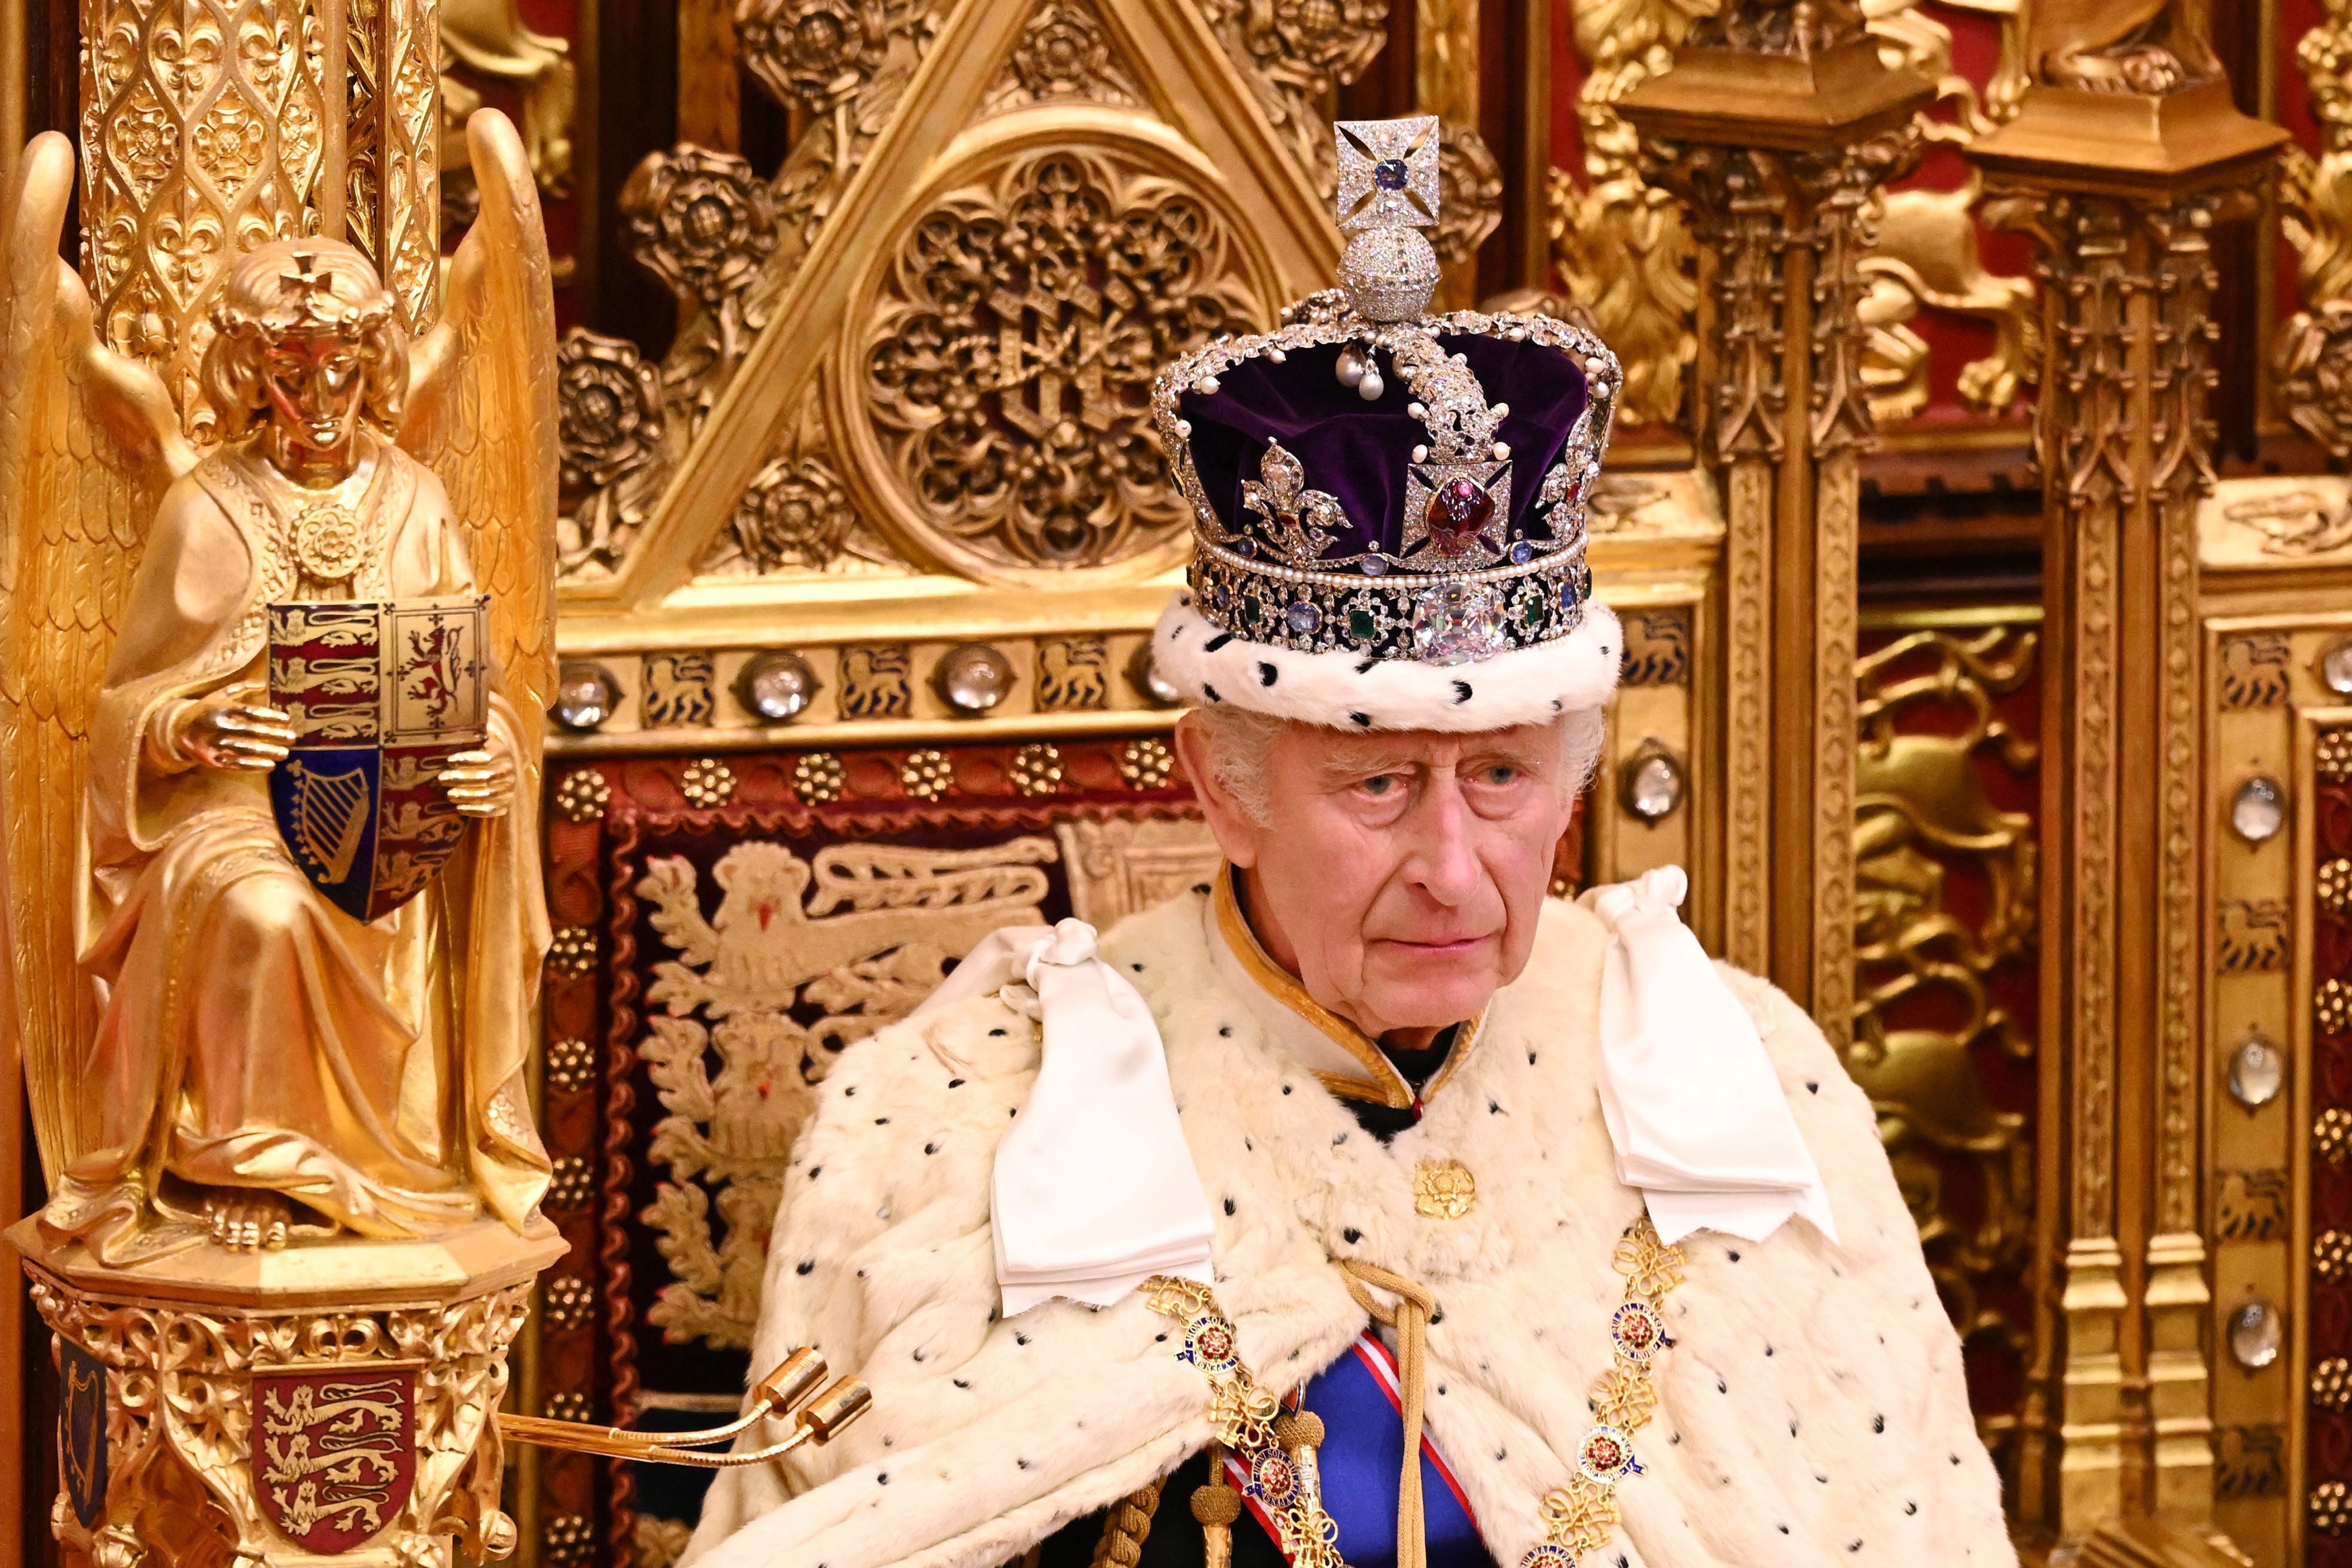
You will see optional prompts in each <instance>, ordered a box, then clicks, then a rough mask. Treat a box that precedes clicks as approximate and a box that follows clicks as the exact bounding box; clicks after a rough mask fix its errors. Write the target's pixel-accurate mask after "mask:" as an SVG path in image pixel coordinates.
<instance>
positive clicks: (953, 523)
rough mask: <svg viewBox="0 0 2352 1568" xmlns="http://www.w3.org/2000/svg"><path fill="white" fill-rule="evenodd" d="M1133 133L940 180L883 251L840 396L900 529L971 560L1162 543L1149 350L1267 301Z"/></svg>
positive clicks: (1003, 562)
mask: <svg viewBox="0 0 2352 1568" xmlns="http://www.w3.org/2000/svg"><path fill="white" fill-rule="evenodd" d="M1143 152H1144V150H1143V149H1142V147H1141V146H1140V144H1136V145H1133V146H1129V145H1123V144H1121V143H1118V142H1112V141H1098V142H1097V143H1096V144H1095V145H1092V146H1085V145H1077V144H1065V145H1062V146H1058V147H1055V148H1053V149H1051V150H1048V151H1042V152H1029V153H1025V154H1023V155H1020V156H1017V157H1013V158H1012V159H1009V160H1005V161H1003V162H992V164H990V165H989V172H988V178H987V180H986V183H972V184H967V185H961V186H958V187H953V188H950V189H949V190H947V191H945V192H943V193H940V195H938V196H936V197H934V198H933V199H932V200H930V201H929V203H928V204H925V205H924V206H923V207H922V208H920V209H919V211H918V212H917V213H916V214H915V215H914V216H912V217H911V218H910V219H909V220H908V225H907V226H906V227H905V229H904V230H903V231H902V232H901V234H900V235H899V237H898V241H897V243H896V244H895V246H893V247H892V249H891V254H890V255H889V257H888V262H887V268H886V270H885V274H884V276H883V277H881V278H880V279H878V280H877V283H876V285H875V287H874V289H873V296H874V303H873V304H872V305H871V306H870V307H869V308H866V309H864V310H861V311H860V312H858V319H862V320H864V321H865V322H866V328H865V330H864V333H863V335H862V338H860V339H857V340H845V349H846V350H847V351H849V352H850V353H853V354H854V355H855V362H854V365H852V366H845V368H844V371H843V376H844V379H845V382H849V383H850V384H853V385H855V386H856V387H857V388H858V390H859V392H860V394H861V395H860V396H859V397H858V398H857V399H856V402H855V403H854V406H852V407H851V408H850V409H848V410H846V411H845V415H846V418H847V419H848V421H849V422H850V423H851V425H852V427H853V428H854V429H855V430H856V432H857V434H859V435H860V436H861V437H863V438H864V439H865V440H866V441H871V442H873V443H875V444H877V445H878V447H879V448H880V461H879V462H878V463H877V464H876V465H875V467H876V468H877V469H878V470H880V471H881V472H883V473H884V474H886V475H887V476H888V478H889V480H890V481H892V482H893V484H894V493H892V494H890V495H888V496H887V497H886V499H887V500H888V501H889V502H890V503H892V509H893V511H894V512H895V513H896V514H897V517H898V524H899V527H900V528H902V529H904V530H906V532H907V534H908V537H909V538H910V541H912V542H915V543H918V544H919V545H920V546H925V547H929V548H928V549H927V551H926V553H930V554H935V555H937V556H939V557H940V558H942V559H944V561H945V562H946V564H948V565H950V566H951V567H953V568H955V569H956V570H961V571H966V572H969V573H971V574H973V575H978V576H982V577H983V578H985V577H989V576H998V577H1002V576H1003V575H1004V574H1005V569H1007V568H1013V569H1020V568H1039V567H1045V568H1061V567H1071V566H1100V565H1109V564H1118V563H1122V562H1129V561H1133V562H1139V563H1142V564H1144V565H1147V566H1158V565H1160V564H1164V563H1165V562H1166V561H1168V560H1171V559H1173V553H1172V552H1174V551H1176V550H1178V549H1181V544H1182V538H1183V532H1184V529H1185V527H1186V523H1187V519H1186V517H1185V513H1184V508H1183V504H1182V501H1181V498H1180V497H1178V496H1177V495H1176V493H1175V492H1174V490H1173V489H1172V488H1171V486H1168V484H1167V483H1166V481H1165V477H1164V476H1163V474H1162V472H1161V467H1160V451H1159V448H1158V445H1157V444H1155V442H1154V441H1153V440H1152V437H1151V434H1150V390H1151V378H1152V377H1153V376H1154V375H1155V374H1157V373H1158V368H1159V367H1160V365H1162V364H1165V363H1167V362H1168V361H1170V360H1171V359H1173V358H1174V357H1176V356H1177V355H1179V354H1181V353H1183V352H1184V351H1185V350H1188V349H1190V348H1192V347H1193V346H1195V345H1197V344H1199V343H1201V342H1202V341H1205V340H1207V339H1209V338H1211V337H1213V336H1214V335H1215V334H1217V333H1219V332H1223V331H1233V330H1247V329H1252V328H1254V327H1256V326H1260V325H1263V324H1264V323H1265V322H1267V321H1269V320H1271V319H1272V318H1273V314H1274V312H1273V308H1272V306H1271V304H1270V300H1271V298H1272V295H1271V290H1270V288H1268V287H1253V286H1252V284H1251V283H1250V282H1247V281H1245V279H1247V278H1249V277H1250V276H1251V274H1252V272H1253V271H1254V270H1255V268H1254V267H1252V266H1251V265H1250V264H1251V262H1252V261H1253V260H1254V258H1253V257H1251V256H1249V255H1248V254H1247V247H1246V246H1245V245H1244V238H1243V235H1242V233H1241V225H1239V224H1238V223H1237V221H1236V220H1235V219H1234V216H1233V215H1232V214H1227V213H1225V212H1223V211H1221V210H1220V209H1219V207H1218V206H1217V205H1216V204H1215V203H1214V198H1213V196H1212V195H1211V194H1210V193H1209V186H1208V184H1207V183H1206V182H1200V181H1180V180H1178V179H1175V178H1171V177H1170V174H1169V172H1166V171H1164V170H1163V169H1161V168H1160V167H1155V166H1154V162H1157V161H1156V160H1155V161H1151V162H1147V161H1144V159H1143V157H1141V156H1139V155H1140V154H1143Z"/></svg>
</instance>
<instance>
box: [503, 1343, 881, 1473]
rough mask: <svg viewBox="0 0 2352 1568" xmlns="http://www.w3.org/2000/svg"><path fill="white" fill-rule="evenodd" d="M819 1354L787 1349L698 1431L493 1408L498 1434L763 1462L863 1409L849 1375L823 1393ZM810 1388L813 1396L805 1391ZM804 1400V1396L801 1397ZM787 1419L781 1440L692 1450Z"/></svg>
mask: <svg viewBox="0 0 2352 1568" xmlns="http://www.w3.org/2000/svg"><path fill="white" fill-rule="evenodd" d="M824 1375H825V1364H824V1356H823V1355H821V1354H818V1353H817V1352H816V1351H814V1350H811V1349H807V1348H803V1349H800V1350H796V1351H794V1352H793V1354H790V1355H788V1356H786V1357H785V1358H784V1359H783V1362H782V1364H781V1365H779V1366H778V1367H777V1368H776V1370H775V1371H773V1372H772V1373H770V1374H768V1375H767V1376H765V1377H763V1378H761V1380H760V1383H759V1385H758V1386H757V1387H755V1388H754V1389H752V1391H751V1398H750V1400H748V1401H747V1402H746V1406H745V1409H744V1412H743V1414H742V1415H741V1416H739V1417H737V1418H736V1419H735V1420H733V1421H730V1422H729V1423H728V1424H727V1425H725V1426H724V1427H709V1428H708V1429H707V1430H704V1431H700V1432H645V1431H636V1430H633V1429H631V1428H628V1427H583V1426H582V1425H580V1424H579V1423H578V1422H576V1421H554V1420H550V1419H548V1418H547V1417H546V1416H515V1415H509V1413H507V1412H505V1411H500V1412H499V1436H500V1437H504V1438H505V1439H506V1440H507V1441H509V1442H510V1443H530V1444H534V1445H536V1446H538V1447H540V1448H562V1449H564V1450H567V1451H568V1452H571V1453H575V1454H601V1455H603V1456H604V1457H605V1458H614V1459H635V1460H637V1461H638V1462H640V1463H643V1464H656V1465H683V1466H686V1467H688V1468H689V1469H704V1470H730V1469H740V1468H742V1467H744V1466H746V1465H763V1464H766V1463H767V1462H768V1461H769V1460H771V1459H778V1458H782V1457H783V1456H784V1455H786V1454H789V1453H791V1452H792V1451H793V1449H794V1448H799V1447H800V1446H801V1445H802V1444H803V1443H818V1444H823V1443H827V1442H830V1441H832V1440H833V1437H834V1435H835V1433H837V1432H839V1431H840V1430H841V1429H842V1428H843V1427H846V1426H848V1425H849V1424H850V1423H851V1422H852V1421H855V1420H856V1419H857V1418H858V1417H859V1416H863V1415H864V1414H866V1406H869V1405H871V1404H872V1403H873V1402H874V1396H873V1395H872V1394H871V1393H870V1392H869V1391H868V1390H867V1389H866V1385H865V1384H863V1383H861V1382H860V1381H858V1380H857V1379H856V1378H855V1377H843V1378H838V1379H835V1382H834V1383H833V1384H832V1385H830V1386H829V1387H827V1388H826V1389H825V1390H824V1392H823V1393H822V1394H816V1393H815V1391H816V1388H817V1385H819V1384H822V1383H824ZM812 1394H815V1397H814V1398H811V1397H810V1396H811V1395H812ZM803 1402H805V1403H803ZM787 1416H790V1417H791V1418H792V1428H791V1430H790V1431H789V1432H787V1433H786V1434H785V1435H784V1437H782V1438H781V1439H780V1440H778V1441H776V1442H773V1443H770V1444H768V1445H766V1446H765V1447H763V1448H753V1449H750V1450H747V1451H746V1452H743V1453H740V1454H708V1453H697V1452H695V1450H696V1449H698V1448H709V1447H710V1446H711V1445H713V1444H716V1443H724V1442H727V1441H729V1440H730V1439H731V1438H733V1437H738V1436H739V1435H740V1434H742V1433H744V1432H747V1431H750V1430H751V1428H752V1427H756V1426H758V1425H759V1424H760V1423H761V1422H762V1421H767V1420H778V1421H781V1420H782V1419H784V1418H785V1417H787Z"/></svg>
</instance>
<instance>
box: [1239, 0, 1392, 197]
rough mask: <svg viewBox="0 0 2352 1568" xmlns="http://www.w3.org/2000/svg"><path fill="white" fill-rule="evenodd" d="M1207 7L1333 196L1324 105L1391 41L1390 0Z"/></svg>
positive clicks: (1278, 125)
mask: <svg viewBox="0 0 2352 1568" xmlns="http://www.w3.org/2000/svg"><path fill="white" fill-rule="evenodd" d="M1202 10H1203V11H1205V12H1206V13H1207V14H1208V17H1209V21H1210V25H1211V26H1213V27H1215V28H1216V30H1217V36H1218V37H1219V38H1220V39H1221V40H1223V43H1224V46H1225V49H1226V52H1227V53H1229V54H1230V55H1232V57H1233V59H1234V64H1235V65H1236V66H1238V67H1240V68H1241V76H1242V79H1243V80H1244V81H1246V82H1248V83H1249V84H1250V89H1251V91H1252V93H1253V94H1254V95H1255V97H1256V99H1257V100H1258V108H1259V109H1261V110H1264V111H1265V116H1266V118H1267V119H1268V120H1272V121H1273V122H1274V126H1275V129H1276V131H1278V132H1279V133H1280V134H1281V136H1282V139H1283V140H1284V141H1286V142H1288V143H1289V144H1290V150H1291V152H1293V153H1294V154H1295V155H1296V156H1297V159H1298V161H1299V162H1301V163H1302V164H1304V165H1305V166H1306V167H1307V168H1308V169H1311V170H1313V171H1314V172H1315V179H1316V183H1317V184H1318V186H1319V187H1320V188H1321V190H1322V191H1323V193H1324V194H1326V195H1327V196H1328V194H1330V193H1331V192H1332V190H1333V189H1334V188H1335V182H1336V180H1337V172H1336V170H1337V165H1336V162H1335V158H1336V153H1335V152H1334V150H1333V147H1332V143H1331V127H1330V118H1329V116H1328V115H1327V114H1326V113H1325V112H1324V105H1325V103H1326V101H1327V100H1328V99H1329V97H1330V95H1331V89H1333V88H1335V87H1339V86H1341V85H1344V84H1346V83H1348V82H1351V81H1354V80H1355V79H1356V78H1357V76H1358V74H1359V73H1360V72H1361V71H1362V70H1363V68H1365V67H1366V66H1368V65H1370V64H1371V62H1372V57H1373V56H1375V55H1377V54H1379V53H1380V52H1381V45H1382V44H1384V43H1386V42H1387V41H1388V19H1389V0H1202Z"/></svg>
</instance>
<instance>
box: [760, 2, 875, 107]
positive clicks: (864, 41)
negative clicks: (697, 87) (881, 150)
mask: <svg viewBox="0 0 2352 1568" xmlns="http://www.w3.org/2000/svg"><path fill="white" fill-rule="evenodd" d="M735 37H736V40H737V42H738V43H739V44H740V45H741V47H742V51H743V63H744V64H745V65H746V66H747V67H749V68H751V74H752V75H753V76H754V77H756V78H759V80H760V83H761V85H762V86H763V87H765V88H766V89H768V90H769V91H770V92H772V93H773V94H775V95H776V97H777V98H778V99H781V100H782V101H784V102H786V103H798V104H801V105H802V106H803V107H805V108H806V109H807V110H809V111H810V112H811V113H814V114H827V113H830V112H832V110H834V108H835V106H836V105H838V104H840V103H842V102H843V101H845V99H848V98H849V97H850V95H851V94H853V93H855V92H856V91H857V89H859V88H861V87H863V86H865V85H866V82H867V81H868V80H869V79H871V78H872V77H873V75H874V72H875V68H877V67H878V66H879V65H880V64H881V63H882V54H883V50H884V48H885V47H886V46H887V44H888V42H889V37H890V26H889V16H888V14H887V12H886V11H885V9H884V8H883V6H882V5H881V4H880V3H879V0H755V3H754V4H753V5H748V6H746V7H745V8H744V9H743V10H742V11H741V12H740V13H739V14H738V16H737V20H736V23H735Z"/></svg>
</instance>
